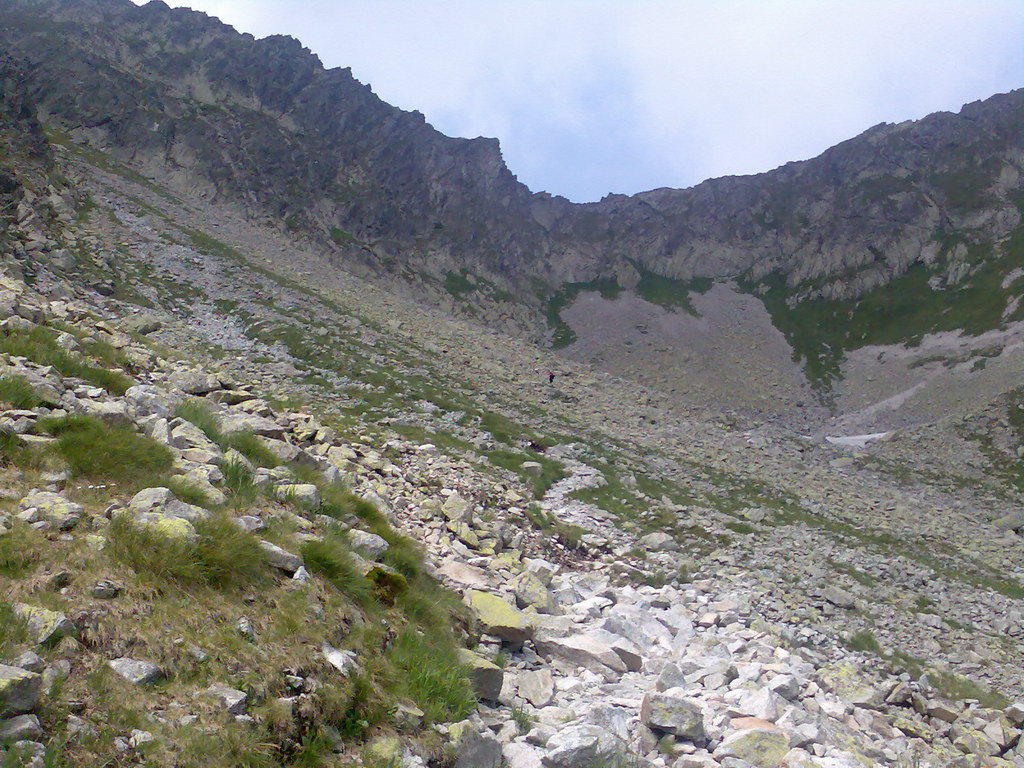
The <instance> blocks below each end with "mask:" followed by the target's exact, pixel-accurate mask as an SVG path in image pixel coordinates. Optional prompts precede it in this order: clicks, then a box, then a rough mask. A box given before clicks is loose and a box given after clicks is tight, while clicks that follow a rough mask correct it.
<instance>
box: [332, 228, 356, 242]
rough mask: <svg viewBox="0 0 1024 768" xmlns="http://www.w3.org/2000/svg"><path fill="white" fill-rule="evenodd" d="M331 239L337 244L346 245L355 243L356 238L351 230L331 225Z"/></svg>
mask: <svg viewBox="0 0 1024 768" xmlns="http://www.w3.org/2000/svg"><path fill="white" fill-rule="evenodd" d="M331 240H333V241H334V243H335V245H339V246H346V245H349V244H350V243H354V242H355V240H356V238H355V235H353V234H352V233H351V232H346V231H345V230H344V229H339V228H338V227H331Z"/></svg>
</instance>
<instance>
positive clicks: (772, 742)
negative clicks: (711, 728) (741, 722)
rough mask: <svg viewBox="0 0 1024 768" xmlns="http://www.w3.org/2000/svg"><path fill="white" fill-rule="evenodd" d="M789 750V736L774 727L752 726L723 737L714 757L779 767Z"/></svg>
mask: <svg viewBox="0 0 1024 768" xmlns="http://www.w3.org/2000/svg"><path fill="white" fill-rule="evenodd" d="M788 752H789V738H788V737H787V736H786V734H785V733H783V732H782V731H780V730H778V729H775V728H753V729H750V730H744V731H737V732H736V733H731V734H729V735H728V736H726V737H725V739H724V740H723V741H722V743H721V744H720V745H719V746H718V748H717V749H716V750H715V753H714V755H715V759H717V760H719V761H721V760H724V759H725V758H727V757H732V758H738V759H740V760H743V761H745V762H747V763H749V764H750V765H753V766H756V768H779V766H781V765H782V764H783V761H784V759H785V757H786V753H788Z"/></svg>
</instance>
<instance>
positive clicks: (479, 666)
mask: <svg viewBox="0 0 1024 768" xmlns="http://www.w3.org/2000/svg"><path fill="white" fill-rule="evenodd" d="M459 661H460V662H461V663H462V664H464V665H465V666H467V667H469V677H470V681H471V682H472V684H473V690H474V691H475V692H476V695H477V698H479V699H482V700H484V701H497V700H498V695H499V694H500V693H501V686H502V683H503V681H504V679H505V673H504V672H503V671H502V670H501V667H499V666H497V665H496V664H494V663H493V662H491V661H488V660H487V659H485V658H484V657H483V656H481V655H480V654H479V653H475V652H474V651H471V650H469V649H468V648H460V649H459Z"/></svg>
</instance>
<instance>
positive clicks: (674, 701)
mask: <svg viewBox="0 0 1024 768" xmlns="http://www.w3.org/2000/svg"><path fill="white" fill-rule="evenodd" d="M640 720H641V722H642V723H643V724H644V725H646V726H648V727H649V728H655V729H657V730H659V731H664V732H666V733H671V734H673V735H675V736H677V737H679V738H681V739H686V740H687V741H694V742H699V741H703V740H704V738H705V732H704V715H703V713H702V712H701V709H700V705H699V704H698V703H697V702H696V701H694V700H693V699H691V698H690V697H689V696H687V694H686V691H685V690H684V689H682V688H669V689H668V690H667V691H662V692H658V691H651V692H649V693H647V694H646V695H645V696H644V699H643V703H642V704H641V706H640Z"/></svg>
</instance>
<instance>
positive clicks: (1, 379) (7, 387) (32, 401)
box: [0, 374, 43, 410]
mask: <svg viewBox="0 0 1024 768" xmlns="http://www.w3.org/2000/svg"><path fill="white" fill-rule="evenodd" d="M0 401H2V402H4V403H6V404H7V405H9V406H11V407H12V408H20V409H23V410H28V409H31V408H35V407H36V406H38V405H42V402H43V399H42V398H41V397H39V395H37V394H36V391H35V389H34V388H33V387H32V385H31V384H30V383H29V381H28V379H26V378H25V377H24V376H18V375H17V374H8V375H7V376H0Z"/></svg>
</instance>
